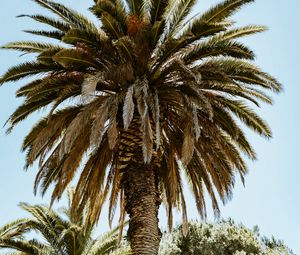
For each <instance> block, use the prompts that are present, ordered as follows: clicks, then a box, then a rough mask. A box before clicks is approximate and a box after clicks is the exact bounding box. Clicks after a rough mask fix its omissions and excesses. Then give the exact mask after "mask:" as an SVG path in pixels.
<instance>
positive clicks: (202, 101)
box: [0, 0, 281, 225]
mask: <svg viewBox="0 0 300 255" xmlns="http://www.w3.org/2000/svg"><path fill="white" fill-rule="evenodd" d="M34 2H36V3H37V4H39V5H40V6H42V7H44V8H46V9H48V10H49V11H51V12H52V13H53V14H54V15H55V16H56V18H51V17H48V16H44V15H21V16H25V17H29V18H30V19H33V20H35V21H37V22H40V23H43V24H46V25H50V26H51V27H53V30H37V31H26V32H28V33H31V34H34V35H40V36H44V37H49V38H52V39H57V40H58V42H60V43H55V42H54V41H53V42H51V43H40V42H34V41H21V42H13V43H9V44H7V45H5V46H4V47H3V48H5V49H14V50H19V51H22V52H24V53H34V54H35V57H34V60H33V61H30V62H25V63H23V64H20V65H17V66H14V67H12V68H10V69H9V70H8V71H7V72H6V73H5V74H4V75H3V76H2V78H1V80H0V83H1V84H3V83H6V82H11V81H17V80H19V79H21V78H25V77H29V76H33V75H40V76H39V77H38V78H37V79H34V80H33V81H31V82H29V83H27V84H25V85H24V86H22V87H21V88H20V89H19V90H18V91H17V92H16V96H17V97H23V98H25V101H24V103H23V104H22V105H21V106H20V107H19V108H18V109H16V111H15V112H14V113H13V114H12V115H11V116H10V118H9V124H10V126H9V128H8V131H11V130H12V129H13V127H14V126H15V125H16V124H18V123H19V122H20V121H22V120H24V119H25V118H26V117H27V116H29V115H30V114H31V113H33V112H35V111H38V110H40V109H43V108H44V107H47V106H50V107H48V108H47V109H48V110H49V114H48V115H47V116H46V117H45V118H43V119H41V120H40V121H39V122H38V123H37V124H36V125H35V126H34V127H33V129H32V130H31V131H30V132H29V134H28V135H27V136H26V138H25V140H24V143H23V147H22V149H23V150H24V151H26V152H27V158H26V162H27V164H26V166H31V165H32V164H33V163H34V162H35V161H39V172H38V174H37V177H36V181H35V191H36V190H37V187H38V186H40V189H41V192H42V194H44V193H45V192H46V190H47V189H48V188H49V186H50V185H51V184H54V185H55V187H54V190H53V196H52V200H53V201H54V200H56V199H59V198H60V197H61V196H62V194H63V192H64V190H65V189H66V187H67V186H68V184H69V183H70V182H71V181H72V180H73V179H74V176H75V174H76V171H77V170H78V169H79V170H80V174H79V179H78V182H77V187H76V191H75V194H74V198H73V201H72V208H73V209H74V210H75V209H76V210H79V211H80V210H81V211H82V210H83V208H84V206H85V204H86V203H87V202H89V204H90V209H89V214H88V217H89V219H90V220H91V221H94V220H97V219H98V218H99V215H100V212H101V208H102V205H103V203H104V202H105V200H106V198H107V197H109V204H110V205H109V208H110V209H109V215H110V216H109V218H110V220H111V219H112V216H113V213H114V211H115V208H116V204H117V202H118V201H120V204H121V206H120V208H121V220H124V217H125V211H127V212H128V213H129V214H130V215H131V212H130V210H131V209H130V208H132V206H133V204H132V203H131V202H130V201H134V200H135V199H136V197H135V196H134V193H139V192H137V191H134V189H133V190H131V186H132V185H133V184H132V182H131V180H132V178H133V177H132V176H131V175H130V174H133V171H129V169H132V167H133V166H134V165H139V164H140V163H141V161H143V162H144V163H143V164H144V166H145V167H147V165H148V166H151V167H152V168H153V169H155V170H153V171H154V176H155V177H154V179H155V185H154V186H155V187H157V190H156V193H157V194H162V195H163V201H164V202H165V204H166V208H167V212H168V216H169V224H170V225H171V224H172V208H174V207H181V208H182V211H183V219H184V221H186V205H185V200H184V195H183V187H182V177H181V172H183V173H185V176H186V177H187V179H188V181H189V183H190V185H191V189H192V191H193V194H194V196H195V201H196V204H197V208H198V210H199V212H200V214H201V215H202V216H205V215H206V205H205V200H204V190H207V192H208V194H209V196H210V198H211V200H212V205H213V209H214V211H215V212H216V214H218V213H219V206H218V202H217V201H218V198H217V196H219V198H220V199H221V201H222V202H225V201H226V199H228V198H229V197H230V196H231V190H232V187H233V184H234V179H235V175H236V173H238V174H239V175H240V176H241V177H242V178H243V177H244V175H245V174H246V172H247V167H246V164H245V162H244V160H243V157H242V155H246V156H248V157H249V158H250V159H255V158H256V155H255V152H254V150H253V148H252V147H251V145H250V144H249V142H248V140H247V139H246V137H245V135H244V132H243V130H242V129H241V128H240V126H239V124H238V123H239V121H241V122H243V123H245V125H246V126H247V127H249V128H250V129H252V130H254V131H255V132H256V133H258V134H259V135H261V136H263V137H266V138H269V137H271V131H270V129H269V127H268V125H267V124H266V123H265V122H264V121H263V120H262V119H261V118H260V117H259V116H258V115H257V114H256V113H255V112H254V111H253V110H252V108H251V107H250V106H249V103H253V104H254V105H255V106H259V103H260V102H265V103H269V104H271V103H272V100H271V98H270V97H269V96H268V95H267V94H265V92H266V91H268V90H271V91H274V92H279V91H280V89H281V86H280V84H279V83H278V82H277V81H276V80H275V78H273V77H272V76H270V75H269V74H267V73H265V72H263V71H261V70H260V68H258V67H257V66H255V65H254V63H253V61H252V60H254V53H253V52H252V51H251V50H250V49H249V48H248V47H247V46H245V45H244V44H242V43H240V42H238V41H237V40H236V39H238V38H241V37H243V36H247V35H251V34H255V33H258V32H262V31H265V29H266V28H265V27H263V26H256V25H251V26H245V27H234V26H233V25H234V23H233V22H232V21H231V20H229V18H230V17H231V15H232V14H234V13H235V12H236V11H238V10H239V9H240V8H241V7H242V6H244V5H245V4H248V3H250V2H253V0H225V1H223V2H221V3H220V4H218V5H216V6H214V7H212V8H211V9H209V10H208V11H206V12H205V13H203V14H201V15H200V14H199V15H197V16H195V17H194V18H191V19H190V18H189V14H190V13H191V10H192V8H193V6H194V5H195V3H196V0H155V1H149V0H143V1H140V0H94V5H93V6H92V7H91V9H90V10H91V11H92V13H93V14H94V15H96V17H97V18H98V19H99V21H100V24H93V23H92V22H91V21H89V20H88V19H87V18H85V17H84V16H82V15H81V14H79V13H78V12H76V11H74V10H72V9H69V8H67V7H65V6H63V5H61V4H59V3H56V2H52V1H50V0H34ZM62 43H63V44H62ZM152 168H151V169H152ZM147 178H148V177H145V176H144V179H147ZM149 178H150V177H149ZM133 186H134V185H133ZM144 186H145V187H146V186H147V183H144ZM147 187H148V186H147ZM149 187H150V186H149ZM151 187H152V186H151ZM127 191H128V194H127V193H126V192H127ZM124 192H125V193H124ZM129 193H130V194H129ZM146 193H147V192H146ZM148 193H149V192H148ZM154 193H155V192H154ZM154 193H151V194H154ZM156 193H155V194H156ZM158 197H159V195H158ZM158 197H157V198H155V199H156V202H157V205H159V203H160V202H159V198H158ZM128 201H129V202H128Z"/></svg>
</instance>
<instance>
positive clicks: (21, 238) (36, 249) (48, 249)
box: [0, 192, 131, 255]
mask: <svg viewBox="0 0 300 255" xmlns="http://www.w3.org/2000/svg"><path fill="white" fill-rule="evenodd" d="M71 196H72V192H69V201H70V200H71V199H70V198H71ZM20 207H21V208H22V209H23V210H25V211H27V212H29V213H30V214H31V216H32V217H30V218H27V219H19V220H16V221H13V222H10V223H8V224H6V225H5V226H3V227H1V228H0V249H5V250H8V251H7V253H6V255H96V254H97V255H129V254H131V252H130V248H129V246H128V245H125V244H119V240H118V239H119V237H118V233H119V228H115V229H113V230H111V231H110V232H108V233H106V234H104V235H103V236H101V237H99V238H97V239H94V238H93V237H92V232H93V230H94V228H95V224H91V223H89V222H88V221H87V220H86V214H83V215H73V214H72V216H71V214H70V206H68V207H67V208H62V209H61V211H62V213H58V212H56V211H54V210H52V209H50V208H49V207H47V206H43V205H29V204H26V203H21V204H20ZM32 231H35V232H36V233H37V234H38V239H35V238H32V239H29V237H28V236H29V235H28V233H30V232H32ZM41 240H42V241H41Z"/></svg>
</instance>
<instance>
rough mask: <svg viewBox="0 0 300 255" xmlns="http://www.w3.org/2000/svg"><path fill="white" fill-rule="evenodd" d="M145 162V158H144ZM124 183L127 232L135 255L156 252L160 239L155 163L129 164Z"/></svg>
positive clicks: (146, 254)
mask: <svg viewBox="0 0 300 255" xmlns="http://www.w3.org/2000/svg"><path fill="white" fill-rule="evenodd" d="M141 162H142V161H141ZM127 169H128V172H126V178H125V181H124V183H123V185H124V190H125V199H126V207H125V209H126V211H127V213H128V214H129V216H130V221H129V230H128V235H129V239H130V243H131V248H132V250H133V254H134V255H150V254H151V255H155V254H158V248H159V243H160V238H161V232H160V230H159V227H158V208H159V205H160V198H159V192H158V185H157V180H156V171H155V170H154V167H153V165H144V164H141V163H140V162H136V164H135V165H134V164H130V165H129V167H128V168H127Z"/></svg>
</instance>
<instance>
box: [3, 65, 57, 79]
mask: <svg viewBox="0 0 300 255" xmlns="http://www.w3.org/2000/svg"><path fill="white" fill-rule="evenodd" d="M56 70H59V66H57V65H45V64H43V63H39V62H25V63H23V64H19V65H17V66H14V67H11V68H10V69H8V71H7V72H6V73H5V74H4V75H3V76H2V77H1V78H0V85H2V84H3V83H5V82H8V81H17V80H19V79H23V78H25V77H29V76H32V75H36V74H41V73H48V72H51V71H56Z"/></svg>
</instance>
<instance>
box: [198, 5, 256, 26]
mask: <svg viewBox="0 0 300 255" xmlns="http://www.w3.org/2000/svg"><path fill="white" fill-rule="evenodd" d="M253 1H254V0H225V1H223V2H221V3H219V4H217V5H216V6H214V7H212V8H211V9H209V10H208V11H206V12H205V13H204V14H203V15H201V17H200V20H201V21H205V22H223V21H225V20H226V19H227V18H228V17H230V16H231V15H233V14H234V13H236V12H237V11H238V10H239V9H241V8H242V7H243V6H244V5H246V4H249V3H251V2H253Z"/></svg>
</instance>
